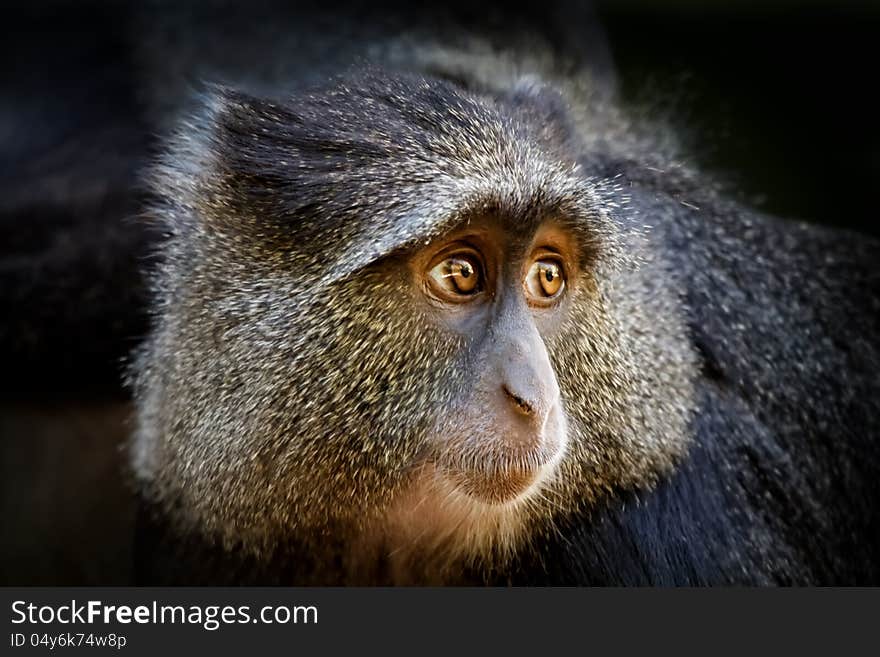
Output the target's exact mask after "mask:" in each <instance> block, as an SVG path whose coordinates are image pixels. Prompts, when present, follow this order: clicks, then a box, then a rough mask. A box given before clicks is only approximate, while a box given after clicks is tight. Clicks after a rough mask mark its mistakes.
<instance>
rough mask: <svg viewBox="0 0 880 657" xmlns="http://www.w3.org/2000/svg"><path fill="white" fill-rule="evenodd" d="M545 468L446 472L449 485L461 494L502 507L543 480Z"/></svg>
mask: <svg viewBox="0 0 880 657" xmlns="http://www.w3.org/2000/svg"><path fill="white" fill-rule="evenodd" d="M544 469H545V468H544V466H539V465H536V466H535V467H532V468H523V467H516V468H504V469H499V470H493V471H485V472H483V471H478V470H460V469H445V468H444V471H443V472H444V474H445V475H446V477H447V478H448V479H449V481H450V483H452V485H453V486H455V488H456V489H457V490H459V491H461V492H462V493H465V494H466V495H468V496H469V497H472V498H474V499H476V500H479V501H480V502H484V503H486V504H505V503H507V502H511V501H513V500H515V499H516V498H518V497H520V496H521V495H523V494H524V493H525V492H526V491H527V490H529V488H531V487H532V486H533V485H534V484H535V483H536V482H537V481H538V480H539V479H540V478H541V476H542V474H543V471H544Z"/></svg>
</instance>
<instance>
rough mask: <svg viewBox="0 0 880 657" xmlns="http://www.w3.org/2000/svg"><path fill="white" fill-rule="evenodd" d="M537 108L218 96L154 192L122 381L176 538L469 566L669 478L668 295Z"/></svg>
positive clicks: (538, 100)
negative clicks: (618, 494) (157, 234)
mask: <svg viewBox="0 0 880 657" xmlns="http://www.w3.org/2000/svg"><path fill="white" fill-rule="evenodd" d="M542 103H544V101H543V99H542V97H540V96H536V97H535V98H531V97H529V98H525V99H523V98H515V99H500V100H499V99H496V100H491V99H490V100H487V99H482V98H479V97H475V96H471V95H468V94H466V93H464V92H462V91H461V90H458V89H455V88H453V87H451V86H450V85H448V84H445V83H440V82H436V81H425V80H422V79H408V78H404V79H398V78H385V77H381V76H380V77H378V78H370V77H369V76H367V78H366V79H365V80H363V81H362V87H358V86H355V85H350V84H349V85H342V86H340V87H338V88H332V89H331V90H329V91H327V92H326V93H324V94H315V95H306V96H304V97H303V98H299V99H295V100H292V101H291V103H290V104H289V105H285V104H279V103H274V102H268V101H260V100H257V99H252V98H247V97H242V96H240V95H236V94H227V95H226V96H223V97H221V98H217V99H214V101H213V103H212V104H211V105H210V106H209V112H208V115H207V117H206V118H205V119H204V120H203V124H204V125H205V129H204V131H203V133H199V134H196V135H187V136H186V138H185V139H183V140H181V142H180V143H179V144H178V150H177V151H176V157H177V158H178V159H171V160H170V161H169V162H168V163H166V167H165V169H164V170H162V171H160V174H161V179H160V189H159V191H160V193H162V195H163V198H164V199H165V200H166V202H167V204H168V205H167V207H164V208H163V209H162V211H163V212H165V213H166V214H167V215H168V225H169V227H170V229H171V231H172V238H171V240H170V242H169V244H168V246H167V249H166V254H165V255H166V263H165V269H164V270H163V272H162V277H161V278H160V280H159V281H158V289H159V291H160V295H161V297H160V299H161V305H160V306H159V321H158V322H157V326H156V330H155V332H154V335H153V337H152V339H151V341H150V345H149V347H148V349H147V350H146V352H145V354H144V356H143V358H142V359H141V361H140V364H139V369H140V372H139V374H140V389H139V392H138V397H139V435H138V439H137V442H136V445H135V447H136V450H135V460H136V467H137V469H138V470H139V472H140V474H141V475H142V477H143V478H144V479H145V480H147V481H149V482H150V485H151V487H152V490H154V491H157V492H156V495H157V496H159V497H160V498H162V500H163V502H165V504H166V505H167V506H168V507H169V508H170V507H172V506H175V505H177V506H175V508H180V509H182V510H183V511H181V512H178V511H175V514H176V516H177V517H182V518H183V519H184V520H185V521H187V522H191V523H193V524H195V525H197V526H198V527H199V529H200V530H202V531H207V532H209V533H217V534H219V535H221V536H222V537H223V538H224V539H226V540H227V541H230V542H241V543H243V544H244V545H245V546H246V547H250V548H252V549H254V550H257V551H258V550H261V549H269V548H270V547H271V546H273V545H275V544H277V543H278V542H279V541H283V540H288V539H290V538H295V539H296V540H298V541H303V542H306V543H307V544H311V543H318V544H321V545H322V546H323V543H324V542H326V540H328V539H334V540H339V541H342V542H345V543H347V544H354V545H357V544H359V542H360V541H365V542H370V540H372V541H373V542H374V543H376V544H379V545H384V546H387V547H388V551H390V552H394V551H395V550H397V549H398V548H400V547H401V546H409V547H410V549H412V550H419V549H421V548H422V547H425V546H427V547H429V548H430V547H434V548H442V549H444V550H446V551H447V552H448V553H449V554H452V555H454V556H465V557H475V556H479V555H485V554H487V553H490V552H491V553H498V552H499V551H500V552H509V551H510V550H509V549H510V548H512V547H516V546H517V545H519V544H521V540H520V539H521V537H522V536H523V535H530V536H535V535H536V534H535V532H531V533H524V532H523V531H522V530H523V529H524V528H527V527H529V526H532V525H533V524H534V523H535V522H542V523H545V531H550V529H549V527H546V525H547V524H548V523H552V522H553V521H554V518H555V517H557V516H558V515H559V514H564V513H567V512H569V511H573V510H577V509H582V508H585V507H589V506H590V505H592V504H593V503H594V502H595V501H596V500H597V499H598V498H599V497H601V496H602V495H605V494H607V493H608V492H613V490H615V489H616V488H619V487H624V486H631V485H639V484H643V483H645V482H650V481H651V480H652V478H653V477H655V476H656V474H657V473H658V472H660V471H662V470H663V469H664V468H668V467H669V466H670V464H671V463H672V462H673V460H674V458H675V457H676V456H677V455H678V454H680V453H681V451H682V450H683V449H684V445H685V444H686V437H685V434H686V424H687V420H688V413H689V408H690V398H691V394H692V391H691V388H692V384H691V381H692V364H691V356H690V355H689V352H688V351H687V348H686V347H683V346H682V345H686V339H685V337H684V328H683V322H682V317H681V313H680V308H679V305H678V300H677V298H676V292H675V289H674V286H673V285H670V284H668V282H669V281H668V277H665V276H664V275H663V273H662V271H661V270H662V266H661V265H662V263H657V262H654V261H653V260H652V258H651V256H650V253H649V252H644V253H642V252H640V251H639V247H638V246H637V240H629V241H627V240H628V238H627V236H626V232H627V229H626V228H625V226H624V224H626V222H620V221H618V219H617V218H616V217H614V216H613V213H614V211H615V210H619V209H620V208H621V207H622V200H621V199H620V198H619V189H618V188H617V187H616V186H615V185H614V184H613V183H608V182H607V181H602V180H591V179H587V178H586V177H584V176H582V175H581V173H580V172H579V170H578V166H577V164H576V162H577V157H578V155H579V153H578V148H579V142H577V141H576V140H575V141H574V142H571V139H570V135H568V133H567V132H566V129H565V128H564V125H563V124H564V121H565V117H564V115H563V116H557V115H556V114H554V112H555V110H553V111H551V112H550V114H549V115H546V113H542V111H543V110H542V107H544V105H547V106H551V109H552V107H554V106H555V105H554V104H553V102H548V103H544V104H542ZM560 126H562V127H560ZM570 142H571V143H570ZM178 160H181V161H178ZM622 255H623V256H626V257H622ZM629 256H631V257H629ZM636 260H641V261H642V265H641V266H640V267H634V266H632V267H631V266H629V265H628V264H626V263H627V262H634V261H636ZM621 263H623V264H621ZM320 549H326V546H323V547H321V548H320ZM383 549H384V548H383ZM423 552H425V553H428V554H436V552H437V550H433V551H432V550H430V549H428V550H424V551H423Z"/></svg>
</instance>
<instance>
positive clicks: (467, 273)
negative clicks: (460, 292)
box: [460, 262, 471, 278]
mask: <svg viewBox="0 0 880 657" xmlns="http://www.w3.org/2000/svg"><path fill="white" fill-rule="evenodd" d="M460 271H461V277H462V278H470V277H471V266H470V265H469V264H468V263H466V262H463V263H462V264H461V267H460Z"/></svg>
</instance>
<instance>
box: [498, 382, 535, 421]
mask: <svg viewBox="0 0 880 657" xmlns="http://www.w3.org/2000/svg"><path fill="white" fill-rule="evenodd" d="M501 389H502V390H503V391H504V395H505V396H506V397H507V399H508V400H509V401H510V402H511V404H513V407H514V408H515V409H516V411H517V412H518V413H521V414H522V415H525V416H527V417H533V416H534V415H535V405H534V404H533V403H531V402H529V401H527V400H526V399H523V398H522V397H520V396H519V395H517V394H516V393H514V392H513V391H511V389H510V388H509V387H507V384H502V385H501Z"/></svg>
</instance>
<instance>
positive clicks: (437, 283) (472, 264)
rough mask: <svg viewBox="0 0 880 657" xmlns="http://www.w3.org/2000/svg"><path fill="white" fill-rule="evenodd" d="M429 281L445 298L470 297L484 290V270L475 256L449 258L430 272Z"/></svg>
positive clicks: (466, 255) (460, 255)
mask: <svg viewBox="0 0 880 657" xmlns="http://www.w3.org/2000/svg"><path fill="white" fill-rule="evenodd" d="M428 281H429V282H430V284H431V286H432V287H433V288H434V290H435V291H436V292H438V293H440V294H441V295H442V296H443V297H446V298H449V297H452V298H455V297H469V296H473V295H475V294H477V293H479V292H481V291H482V289H483V270H482V264H481V262H480V260H479V258H478V257H477V256H476V255H475V254H470V253H464V254H454V255H450V256H447V257H446V258H444V259H443V260H441V261H440V262H438V263H437V264H436V265H434V267H432V268H431V271H430V272H428Z"/></svg>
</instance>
